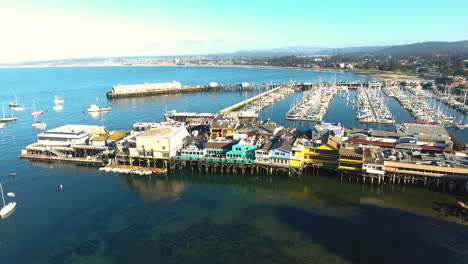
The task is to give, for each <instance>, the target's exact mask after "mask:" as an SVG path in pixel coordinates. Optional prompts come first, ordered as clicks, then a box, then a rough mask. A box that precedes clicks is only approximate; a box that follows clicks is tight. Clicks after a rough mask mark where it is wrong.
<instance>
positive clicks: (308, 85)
mask: <svg viewBox="0 0 468 264" xmlns="http://www.w3.org/2000/svg"><path fill="white" fill-rule="evenodd" d="M285 85H290V86H292V87H293V88H299V89H301V90H303V91H306V90H310V89H314V88H316V87H319V86H335V87H337V88H338V89H359V88H362V87H363V86H365V85H367V84H366V83H363V82H303V83H263V84H250V83H249V84H245V83H244V84H222V85H216V86H211V85H193V86H184V87H182V88H177V89H176V88H174V89H158V90H147V91H138V92H125V93H114V92H112V91H110V92H107V94H106V95H107V98H109V99H118V98H127V97H143V96H154V95H166V94H181V93H196V92H227V91H246V90H257V89H261V88H263V89H273V88H276V87H280V86H285Z"/></svg>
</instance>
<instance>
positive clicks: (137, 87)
mask: <svg viewBox="0 0 468 264" xmlns="http://www.w3.org/2000/svg"><path fill="white" fill-rule="evenodd" d="M181 88H182V84H181V83H180V82H176V81H172V82H164V83H143V84H130V85H122V84H118V85H115V86H113V87H112V92H113V93H135V92H147V91H152V90H170V89H181Z"/></svg>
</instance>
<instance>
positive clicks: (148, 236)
mask: <svg viewBox="0 0 468 264" xmlns="http://www.w3.org/2000/svg"><path fill="white" fill-rule="evenodd" d="M332 76H334V73H332V72H313V71H304V70H289V69H258V68H231V67H220V68H214V67H213V68H211V67H86V68H31V69H26V68H25V69H0V96H1V97H0V103H1V104H2V105H5V106H7V104H8V102H10V101H12V100H14V94H16V95H17V97H18V101H19V103H20V104H24V105H26V107H27V108H28V110H26V111H24V112H18V113H16V114H17V115H18V117H19V120H18V121H17V122H15V123H11V124H8V125H7V126H6V127H5V128H3V129H1V130H0V155H1V157H2V159H1V161H0V162H1V165H2V166H1V167H0V182H2V183H3V184H4V188H5V191H7V192H10V191H12V192H15V194H16V195H17V198H16V201H17V203H18V208H17V210H16V211H15V213H14V214H13V215H11V216H10V217H9V218H7V219H6V220H4V221H0V263H6V262H7V261H8V263H218V262H227V263H239V262H245V263H406V262H407V263H422V262H424V263H440V262H444V263H467V259H468V230H467V227H466V226H464V225H461V224H457V223H454V222H450V221H448V220H450V219H449V218H445V217H444V216H443V214H440V213H438V211H437V210H438V208H439V207H441V205H443V204H453V203H454V202H456V200H457V198H456V197H454V196H453V195H451V194H445V193H437V192H433V191H430V190H427V189H421V188H414V187H409V186H390V185H384V186H371V185H360V184H355V183H349V182H347V181H346V182H341V181H340V179H339V178H338V179H337V178H334V177H328V176H327V175H322V176H312V175H307V176H304V177H302V178H301V179H287V178H283V177H272V178H270V177H267V176H261V175H259V176H256V177H239V176H234V175H213V174H209V175H206V174H198V173H191V172H179V173H175V174H171V175H170V176H167V177H162V176H158V177H153V178H147V177H141V176H138V177H137V176H129V175H117V174H106V173H101V172H99V171H98V170H97V169H96V168H93V167H87V166H77V165H70V164H63V163H44V162H28V161H24V160H20V159H18V158H17V154H18V153H19V152H20V150H21V148H23V147H25V146H26V145H27V144H30V143H32V142H34V141H35V137H36V134H37V131H36V130H34V129H32V128H31V123H32V122H33V121H34V120H33V119H32V117H31V115H30V113H31V109H32V104H33V100H34V103H35V105H36V109H42V110H44V112H45V113H44V116H43V117H41V120H43V121H45V122H46V123H47V124H48V128H53V127H57V126H60V125H64V124H67V123H76V124H99V123H100V119H99V118H98V117H92V116H90V115H88V114H87V113H83V111H84V110H85V109H86V108H87V107H88V105H89V104H93V103H96V101H97V102H98V104H101V105H109V106H111V107H112V108H113V110H112V112H111V113H109V114H105V115H104V116H103V118H104V123H105V125H106V126H107V127H108V128H109V129H130V127H131V124H132V123H133V122H137V121H160V120H161V119H162V115H163V113H164V111H166V110H172V109H175V110H178V111H183V110H186V111H193V112H202V111H203V112H205V111H210V112H211V111H218V110H220V109H222V108H225V107H227V106H229V105H231V104H233V103H236V102H239V101H241V100H243V99H245V98H246V97H248V96H250V95H252V94H255V93H256V92H255V91H254V92H227V93H195V94H183V95H171V96H162V97H147V98H130V99H121V100H114V101H107V99H106V98H105V92H107V91H109V90H110V89H111V86H112V85H115V84H119V83H121V84H132V83H142V82H161V81H172V80H177V81H181V82H182V84H183V85H189V84H207V83H209V82H211V81H217V82H218V83H223V84H232V83H240V82H242V81H248V82H252V83H265V82H287V81H289V80H290V79H292V80H295V81H298V82H301V81H314V80H318V79H319V78H321V79H322V80H329V79H331V77H332ZM367 79H368V78H367V77H366V76H359V75H353V74H351V73H340V72H338V73H337V80H343V81H346V80H367ZM54 95H59V96H60V97H62V98H63V99H65V104H64V109H63V110H62V111H59V112H56V111H54V110H52V106H53V105H52V100H53V97H54ZM354 96H355V93H354V92H351V97H354ZM294 97H295V96H294V95H292V96H289V97H287V98H286V99H285V100H283V101H281V102H278V103H277V104H275V105H273V106H272V107H270V108H268V109H266V110H265V111H264V112H263V113H262V115H261V117H262V118H263V119H266V118H271V119H272V120H274V121H276V122H279V123H281V124H284V125H288V126H296V127H298V128H301V129H309V128H310V126H311V124H310V123H294V122H286V121H285V120H284V117H285V113H286V111H287V110H288V109H289V108H290V107H291V104H292V103H293V102H294V100H295V99H294ZM389 100H392V99H389ZM389 108H390V110H391V111H392V112H393V113H394V114H395V115H396V116H397V118H399V119H397V122H399V121H407V120H411V119H410V118H411V117H410V116H409V114H408V113H407V112H405V110H402V109H401V107H399V105H398V103H397V102H394V101H390V102H389ZM353 117H354V118H353ZM325 120H326V121H330V122H338V121H341V122H342V123H344V124H345V125H346V126H358V125H359V126H361V125H360V124H357V123H356V121H355V114H354V110H353V109H352V106H351V105H346V103H345V101H344V99H343V98H341V97H340V96H337V97H336V98H335V100H334V102H333V103H332V105H331V107H330V109H329V111H328V112H327V114H326V116H325ZM382 129H384V128H382ZM10 169H15V171H16V172H17V176H15V177H12V176H9V175H8V172H9V170H10ZM60 184H62V185H63V186H64V190H63V191H59V188H58V186H59V185H60Z"/></svg>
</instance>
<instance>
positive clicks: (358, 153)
mask: <svg viewBox="0 0 468 264" xmlns="http://www.w3.org/2000/svg"><path fill="white" fill-rule="evenodd" d="M338 153H339V154H340V158H339V160H338V162H339V164H338V168H339V169H345V170H362V163H363V162H364V155H363V152H362V148H356V147H344V146H343V147H341V148H340V150H339V151H338Z"/></svg>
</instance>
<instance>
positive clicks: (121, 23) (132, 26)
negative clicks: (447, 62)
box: [0, 0, 468, 63]
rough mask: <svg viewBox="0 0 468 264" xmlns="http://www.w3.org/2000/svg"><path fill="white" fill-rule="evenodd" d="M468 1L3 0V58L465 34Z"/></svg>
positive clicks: (328, 44) (386, 41)
mask: <svg viewBox="0 0 468 264" xmlns="http://www.w3.org/2000/svg"><path fill="white" fill-rule="evenodd" d="M467 10H468V1H466V0H444V1H433V0H425V1H420V0H391V1H388V0H380V1H378V0H360V1H359V0H326V1H314V0H306V1H301V0H289V1H273V0H269V1H263V0H236V1H220V0H216V1H214V0H213V1H212V0H198V1H197V0H192V1H182V0H165V1H159V0H131V1H119V0H112V1H110V0H82V1H81V0H73V1H72V0H69V1H67V0H65V1H64V0H29V1H23V0H0V36H1V38H0V63H16V62H24V61H36V60H52V59H67V58H89V57H112V56H163V55H192V54H207V53H223V52H233V51H238V50H258V49H272V48H280V47H289V46H311V47H325V48H339V47H353V46H380V45H398V44H409V43H415V42H423V41H457V40H468V19H467V17H468V11H467Z"/></svg>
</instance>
